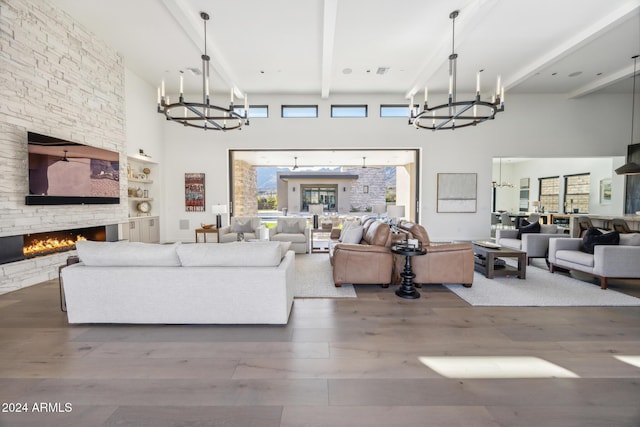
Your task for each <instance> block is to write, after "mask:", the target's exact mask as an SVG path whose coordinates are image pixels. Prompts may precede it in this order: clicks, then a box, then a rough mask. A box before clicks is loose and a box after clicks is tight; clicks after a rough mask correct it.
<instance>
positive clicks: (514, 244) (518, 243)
mask: <svg viewBox="0 0 640 427" xmlns="http://www.w3.org/2000/svg"><path fill="white" fill-rule="evenodd" d="M500 246H504V247H505V248H509V249H517V250H522V240H520V239H512V238H509V237H503V238H502V239H500Z"/></svg>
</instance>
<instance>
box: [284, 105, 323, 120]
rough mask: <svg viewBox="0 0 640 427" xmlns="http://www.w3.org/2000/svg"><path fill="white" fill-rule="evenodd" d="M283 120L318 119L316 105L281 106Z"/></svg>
mask: <svg viewBox="0 0 640 427" xmlns="http://www.w3.org/2000/svg"><path fill="white" fill-rule="evenodd" d="M282 117H283V118H298V117H312V118H316V117H318V106H317V105H283V106H282Z"/></svg>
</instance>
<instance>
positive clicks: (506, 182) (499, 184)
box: [492, 157, 514, 188]
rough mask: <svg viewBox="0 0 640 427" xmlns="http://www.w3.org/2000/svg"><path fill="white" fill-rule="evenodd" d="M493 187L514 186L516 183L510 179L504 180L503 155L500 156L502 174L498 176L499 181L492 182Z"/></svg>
mask: <svg viewBox="0 0 640 427" xmlns="http://www.w3.org/2000/svg"><path fill="white" fill-rule="evenodd" d="M492 186H493V188H513V187H514V185H513V184H512V183H510V182H509V181H503V180H502V157H500V176H499V177H498V182H496V181H493V182H492Z"/></svg>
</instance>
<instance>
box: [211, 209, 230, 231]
mask: <svg viewBox="0 0 640 427" xmlns="http://www.w3.org/2000/svg"><path fill="white" fill-rule="evenodd" d="M211 212H212V213H214V214H216V228H222V214H226V213H227V205H213V206H211Z"/></svg>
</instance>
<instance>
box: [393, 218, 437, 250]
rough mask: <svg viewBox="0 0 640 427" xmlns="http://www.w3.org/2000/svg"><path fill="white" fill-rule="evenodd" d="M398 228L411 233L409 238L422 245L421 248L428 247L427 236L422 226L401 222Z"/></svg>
mask: <svg viewBox="0 0 640 427" xmlns="http://www.w3.org/2000/svg"><path fill="white" fill-rule="evenodd" d="M399 227H400V228H401V229H403V230H406V231H408V232H409V233H411V236H412V237H413V238H414V239H418V240H419V241H420V242H421V243H422V246H428V245H429V243H430V241H429V234H428V233H427V230H426V229H425V228H424V227H423V226H422V225H420V224H416V223H414V222H410V221H401V222H400V224H399Z"/></svg>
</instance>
